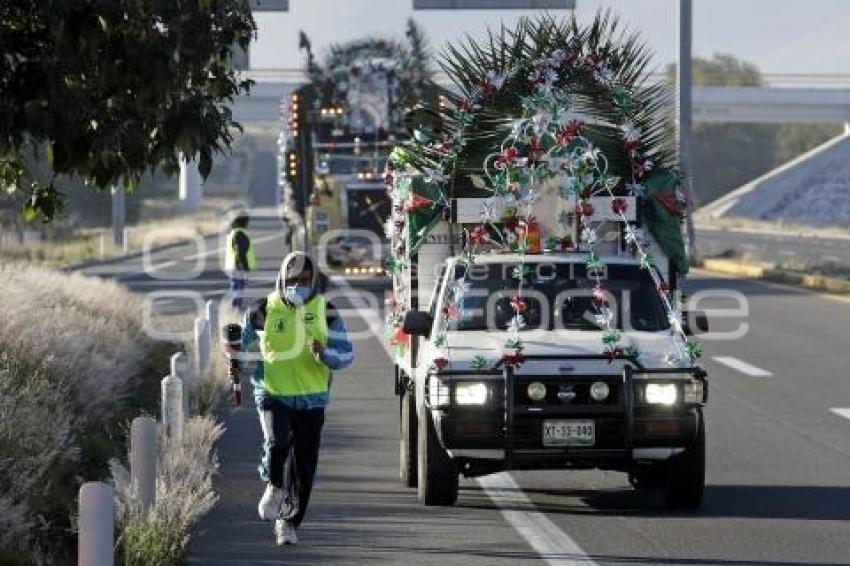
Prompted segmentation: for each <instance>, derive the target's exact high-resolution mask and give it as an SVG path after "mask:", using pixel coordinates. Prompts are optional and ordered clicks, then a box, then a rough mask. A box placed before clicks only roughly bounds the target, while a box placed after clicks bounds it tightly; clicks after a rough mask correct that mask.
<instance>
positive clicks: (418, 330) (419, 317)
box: [401, 311, 434, 338]
mask: <svg viewBox="0 0 850 566" xmlns="http://www.w3.org/2000/svg"><path fill="white" fill-rule="evenodd" d="M433 326H434V319H433V318H432V317H431V315H430V314H428V313H427V312H424V311H407V312H406V313H405V314H404V322H403V323H402V325H401V330H402V331H403V332H404V333H405V334H410V335H412V336H424V337H425V338H428V337H429V336H431V328H432V327H433Z"/></svg>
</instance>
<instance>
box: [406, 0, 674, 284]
mask: <svg viewBox="0 0 850 566" xmlns="http://www.w3.org/2000/svg"><path fill="white" fill-rule="evenodd" d="M440 66H441V68H442V69H443V71H444V72H445V73H446V74H447V75H448V76H449V78H450V79H451V81H452V82H453V83H454V88H451V89H444V90H443V91H442V94H441V100H442V102H441V104H440V105H439V106H434V107H431V108H426V109H425V110H427V111H428V112H430V113H431V114H435V115H438V116H439V118H438V119H437V120H432V121H427V120H426V121H424V122H423V124H419V127H420V128H422V129H423V130H430V131H427V132H425V135H421V136H414V139H412V140H411V141H409V142H405V143H403V144H400V146H399V147H397V148H396V151H395V152H394V164H393V166H394V167H396V168H397V169H405V168H406V169H407V170H408V171H417V172H419V173H420V174H422V175H424V176H426V177H430V178H443V179H447V180H448V181H447V182H446V183H444V184H443V185H442V186H441V187H440V188H441V190H442V192H443V195H444V197H445V198H446V199H449V198H455V197H467V196H490V195H492V194H493V188H492V187H485V188H482V187H481V183H480V181H479V182H476V177H478V178H480V177H481V176H482V173H483V170H484V169H485V168H486V167H485V161H486V160H487V159H488V156H492V155H493V154H494V153H498V152H499V151H500V144H502V142H503V140H505V139H506V138H508V137H509V136H511V132H512V128H514V125H515V123H516V122H517V120H519V119H521V118H523V117H527V116H528V110H529V106H535V105H537V106H541V105H542V106H545V105H546V104H550V101H551V100H555V101H557V104H558V105H559V106H563V107H564V108H566V112H568V113H569V115H570V117H574V118H576V119H579V120H580V121H581V122H582V124H583V137H584V138H586V139H588V140H590V141H591V142H592V144H593V146H594V147H595V148H597V149H598V150H599V151H600V152H601V153H602V154H604V156H605V158H606V160H607V166H608V172H609V173H610V175H611V178H612V179H617V181H618V182H617V184H616V187H614V192H615V193H616V194H618V195H627V194H634V193H635V192H641V193H645V194H646V195H647V196H649V197H658V196H660V197H661V198H657V199H656V200H653V199H652V198H647V199H644V200H645V201H647V203H648V204H646V205H645V206H646V210H645V211H644V212H645V214H644V216H645V217H646V219H647V221H648V224H649V228H650V230H651V231H652V232H653V234H654V235H656V239H657V240H659V243H660V244H661V245H662V247H663V248H664V249H665V252H667V254H668V255H669V256H670V257H672V258H674V261H675V262H676V263H677V265H678V266H679V269H680V270H681V271H686V270H687V259H686V257H685V254H684V246H683V244H682V240H681V233H680V231H679V224H680V214H681V210H680V208H679V207H678V205H677V198H678V193H677V191H676V189H677V187H678V184H679V177H678V162H677V158H676V155H675V152H674V151H673V149H672V147H671V144H670V139H669V138H670V132H671V131H672V129H671V128H670V123H669V116H670V112H669V110H670V108H671V102H672V101H671V100H670V95H669V92H668V90H667V88H666V86H665V85H664V84H663V83H662V82H658V81H653V80H651V71H652V70H653V65H652V54H651V52H650V50H649V49H648V47H647V45H646V43H645V41H644V40H643V39H642V38H641V36H640V35H639V34H637V33H635V32H632V31H630V30H628V29H627V28H626V27H625V26H623V25H622V24H621V22H620V20H619V19H618V18H617V17H616V16H614V15H612V13H611V12H610V11H603V12H599V13H598V14H597V15H596V17H595V18H594V19H593V20H592V21H591V22H590V23H589V24H587V25H582V24H581V23H580V22H579V21H578V20H577V19H576V18H575V17H574V16H573V17H572V18H569V19H558V18H555V17H553V16H550V15H543V16H540V17H537V18H536V19H530V18H524V19H521V20H520V21H519V22H518V23H517V24H516V26H515V27H513V28H508V27H505V26H504V25H502V26H501V27H500V28H498V29H495V30H490V31H489V32H488V34H487V35H486V37H484V38H483V39H480V40H476V39H473V38H471V37H466V39H465V40H463V41H460V42H458V43H455V44H450V45H447V46H446V47H445V48H444V50H443V52H442V54H441V60H440ZM565 121H566V120H565ZM521 151H522V149H521Z"/></svg>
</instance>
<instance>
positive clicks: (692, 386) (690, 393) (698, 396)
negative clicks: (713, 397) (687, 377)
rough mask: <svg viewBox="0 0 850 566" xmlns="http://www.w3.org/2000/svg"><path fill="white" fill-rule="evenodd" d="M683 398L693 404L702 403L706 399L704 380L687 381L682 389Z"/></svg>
mask: <svg viewBox="0 0 850 566" xmlns="http://www.w3.org/2000/svg"><path fill="white" fill-rule="evenodd" d="M682 400H683V401H684V402H685V403H688V404H691V405H695V404H697V403H702V402H703V401H704V400H705V394H704V391H703V383H702V381H696V380H695V381H690V382H688V383H686V384H685V386H684V388H683V391H682Z"/></svg>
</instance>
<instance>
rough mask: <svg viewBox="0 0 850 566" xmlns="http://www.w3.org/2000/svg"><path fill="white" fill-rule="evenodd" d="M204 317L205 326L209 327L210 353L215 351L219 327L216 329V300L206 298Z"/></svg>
mask: <svg viewBox="0 0 850 566" xmlns="http://www.w3.org/2000/svg"><path fill="white" fill-rule="evenodd" d="M205 306H206V310H205V312H206V317H207V326H208V327H209V338H210V340H209V344H210V349H209V352H210V355H212V353H213V352H215V348H216V338H217V337H218V333H219V329H218V301H215V300H213V299H208V300H207V302H206V305H205Z"/></svg>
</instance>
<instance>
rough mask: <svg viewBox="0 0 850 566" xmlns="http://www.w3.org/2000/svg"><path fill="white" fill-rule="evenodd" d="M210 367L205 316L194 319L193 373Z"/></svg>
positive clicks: (207, 324) (208, 330) (199, 372)
mask: <svg viewBox="0 0 850 566" xmlns="http://www.w3.org/2000/svg"><path fill="white" fill-rule="evenodd" d="M209 367H210V325H209V323H208V322H207V320H206V319H205V318H200V317H199V318H196V319H195V375H196V376H198V377H200V376H201V374H202V373H203V372H205V371H206V370H207V369H208V368H209Z"/></svg>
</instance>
